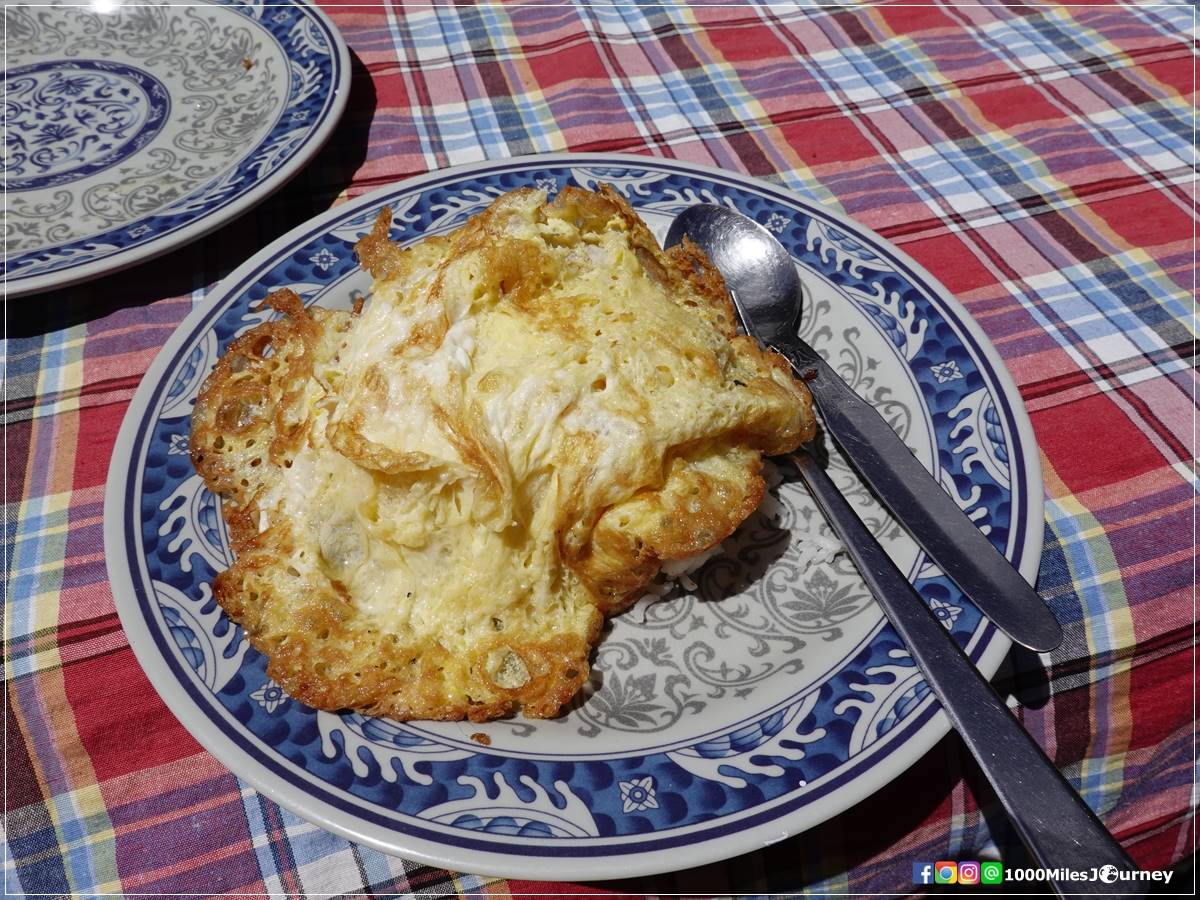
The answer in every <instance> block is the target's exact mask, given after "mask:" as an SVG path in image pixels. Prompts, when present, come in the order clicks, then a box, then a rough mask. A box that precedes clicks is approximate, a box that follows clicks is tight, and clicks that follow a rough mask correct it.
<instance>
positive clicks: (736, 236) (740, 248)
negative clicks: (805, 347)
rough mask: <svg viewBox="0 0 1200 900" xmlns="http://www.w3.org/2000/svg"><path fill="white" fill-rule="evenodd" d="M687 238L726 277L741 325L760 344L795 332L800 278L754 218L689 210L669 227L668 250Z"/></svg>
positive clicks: (707, 208)
mask: <svg viewBox="0 0 1200 900" xmlns="http://www.w3.org/2000/svg"><path fill="white" fill-rule="evenodd" d="M684 235H686V236H687V237H688V238H689V239H690V240H691V241H692V243H694V244H696V245H697V246H698V247H700V249H702V250H703V251H704V252H705V253H706V254H708V258H709V259H710V260H712V263H713V265H715V266H716V267H717V270H718V271H719V272H720V273H721V275H722V276H723V277H724V278H725V283H726V285H727V286H728V287H729V293H730V295H731V296H732V297H733V302H734V305H735V306H736V307H737V310H738V315H739V316H740V318H741V320H742V325H743V327H744V328H745V329H746V331H747V333H748V334H751V335H752V336H753V337H755V338H757V339H758V340H759V341H760V342H761V343H764V344H774V343H776V342H777V341H779V340H781V339H782V338H784V337H785V336H787V335H789V334H791V335H794V334H795V333H796V329H797V328H798V327H799V325H800V316H801V313H802V312H803V304H804V298H803V291H802V290H801V286H800V276H799V275H797V274H796V265H795V263H793V262H792V257H791V255H790V254H789V253H788V252H787V250H785V249H784V248H783V245H782V244H780V243H779V241H777V240H775V237H774V236H773V235H772V234H771V232H769V231H767V229H765V228H763V227H762V226H761V225H759V224H758V223H757V222H755V221H754V220H753V219H749V218H747V217H746V216H743V215H742V214H741V213H738V212H734V211H733V210H732V209H729V208H727V207H724V206H716V205H714V204H711V203H706V204H700V205H698V206H689V207H688V208H687V209H685V210H684V211H683V212H682V213H680V214H679V215H678V216H677V217H676V218H675V221H674V222H672V223H671V228H670V230H668V231H667V240H666V245H667V246H668V247H671V246H674V245H675V244H678V243H679V242H680V241H681V240H683V237H684Z"/></svg>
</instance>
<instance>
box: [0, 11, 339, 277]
mask: <svg viewBox="0 0 1200 900" xmlns="http://www.w3.org/2000/svg"><path fill="white" fill-rule="evenodd" d="M192 5H197V6H215V7H220V8H225V9H231V10H233V11H234V12H235V13H236V14H238V15H244V13H243V12H241V10H242V9H243V7H244V4H239V3H237V2H233V0H192ZM273 5H275V6H285V5H286V6H294V7H297V8H299V9H302V10H304V11H305V12H307V13H308V14H310V15H312V16H313V17H314V18H315V19H317V20H318V21H319V22H320V23H321V24H322V25H323V26H324V27H325V29H326V30H327V31H328V32H329V36H330V38H331V42H332V46H331V47H330V50H331V53H330V56H331V58H332V59H333V60H335V64H336V66H337V69H338V71H337V73H336V74H337V78H336V80H335V82H334V84H333V86H332V87H331V89H330V97H331V102H330V106H329V110H328V112H327V113H326V115H325V118H324V120H323V121H322V122H321V123H320V124H319V125H318V126H317V127H316V128H315V129H313V130H312V131H311V132H309V134H308V136H307V137H305V138H304V139H303V140H302V141H301V143H300V144H299V146H297V147H295V148H294V149H293V150H292V151H291V152H290V153H289V154H288V157H287V159H286V160H285V161H284V162H283V163H282V164H281V165H280V166H279V167H278V168H277V169H275V171H273V172H271V173H270V174H269V175H268V176H267V177H266V178H263V179H261V180H257V181H256V182H255V183H254V184H253V186H251V187H250V188H249V189H248V190H246V191H245V192H244V193H242V194H240V195H239V196H237V197H235V198H234V199H233V200H231V201H229V202H228V203H223V204H221V205H219V206H218V207H217V208H216V209H214V210H211V211H208V212H205V213H203V214H201V215H199V216H197V217H196V218H195V219H194V220H192V221H191V222H188V223H187V224H186V225H183V226H182V227H180V228H177V229H175V230H174V231H169V232H167V233H166V234H160V235H156V236H152V237H151V238H150V239H149V240H146V241H143V242H141V243H138V244H135V245H134V246H132V247H123V248H121V249H119V250H116V251H113V252H111V253H107V254H104V255H102V256H99V257H97V258H95V259H91V260H88V261H87V262H81V263H79V264H78V265H71V266H66V267H64V268H61V269H54V270H51V271H49V272H40V273H38V274H36V275H29V276H24V277H22V276H21V275H20V274H19V273H17V274H15V275H12V274H9V273H5V275H4V276H3V288H4V296H5V299H6V300H13V299H17V298H20V297H26V296H30V295H33V294H40V293H44V292H46V291H52V290H58V289H60V288H65V287H71V286H72V285H76V284H81V283H83V282H85V281H91V280H93V279H95V278H99V277H101V276H104V275H113V274H116V273H117V272H120V271H122V270H124V269H128V268H130V267H132V266H136V265H139V264H140V263H144V262H149V261H150V260H152V259H155V258H157V257H159V256H162V255H164V254H166V253H169V252H171V251H172V250H178V249H180V248H181V247H184V246H186V245H187V244H191V243H193V242H195V241H198V240H200V239H201V238H203V237H205V236H206V235H208V234H211V233H212V232H213V231H215V230H216V229H218V228H220V227H221V226H223V225H227V224H229V223H230V222H232V221H233V220H234V219H237V218H240V217H241V216H243V215H245V214H246V213H247V212H249V211H250V210H251V209H253V208H254V207H255V206H258V204H260V203H262V202H263V201H265V200H267V199H268V198H269V197H271V196H272V195H273V194H275V193H276V192H277V191H278V190H279V189H280V188H282V187H284V186H285V185H286V184H287V183H288V182H289V181H291V180H292V179H293V178H295V177H296V176H297V175H298V174H300V172H301V170H303V169H304V167H305V166H307V165H308V164H309V163H310V162H311V161H312V159H313V157H315V156H316V155H317V153H319V152H320V151H321V148H323V147H324V146H325V144H326V143H328V141H329V138H330V137H332V135H333V132H334V129H336V128H337V126H338V124H339V123H340V122H341V120H342V116H343V115H344V114H345V112H346V106H347V105H348V103H349V100H350V75H351V62H350V47H349V45H348V44H347V43H346V39H345V38H344V37H343V36H342V33H341V31H340V30H339V29H338V27H337V26H336V25H335V24H334V23H333V20H332V19H331V18H330V17H329V16H328V14H327V13H325V11H324V10H322V9H321V8H320V7H319V6H318V5H317V4H316V3H314V2H309V0H278V2H275V3H274V4H273ZM261 145H262V141H260V142H259V143H258V144H256V145H255V146H254V147H252V148H251V151H250V152H251V153H253V152H254V151H255V150H257V149H258V148H259V147H260V146H261ZM246 158H247V156H246V155H243V156H241V157H239V158H238V160H237V162H236V163H235V164H234V167H235V168H236V167H237V166H238V165H241V164H242V163H243V162H244V161H245V160H246ZM143 218H144V217H143ZM139 221H141V219H134V220H133V221H131V222H127V223H125V224H124V225H122V226H120V227H121V228H132V227H136V225H137V223H138V222H139ZM86 239H87V238H86V237H85V238H81V240H86ZM47 249H53V248H47Z"/></svg>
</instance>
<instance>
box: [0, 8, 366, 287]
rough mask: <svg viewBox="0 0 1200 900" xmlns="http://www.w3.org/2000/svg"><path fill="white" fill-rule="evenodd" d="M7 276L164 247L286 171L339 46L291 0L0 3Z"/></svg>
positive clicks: (106, 262)
mask: <svg viewBox="0 0 1200 900" xmlns="http://www.w3.org/2000/svg"><path fill="white" fill-rule="evenodd" d="M4 29H5V50H6V58H5V70H4V73H3V76H2V79H3V87H4V122H5V128H4V147H3V155H2V156H0V175H2V176H3V184H4V194H5V217H4V237H5V241H4V246H5V255H4V264H3V273H4V283H5V288H6V292H7V296H9V297H15V296H19V295H21V294H28V293H32V292H34V291H43V290H48V289H50V288H56V287H62V286H64V285H68V284H72V283H74V282H77V281H83V280H85V279H88V278H93V277H96V276H98V275H102V274H106V273H108V272H113V271H116V270H117V269H121V268H124V267H126V266H130V265H133V264H134V263H137V262H142V261H144V260H146V259H149V258H151V257H153V256H157V255H158V254H160V253H165V252H166V251H167V250H171V249H173V248H175V247H178V246H180V245H182V244H185V243H187V242H188V241H191V240H194V239H196V238H197V237H200V236H201V235H203V234H205V233H207V232H208V231H211V230H212V229H214V228H216V227H217V226H218V225H221V224H223V223H224V222H227V221H228V220H230V219H232V218H234V217H235V216H238V215H241V214H242V213H244V212H245V211H246V210H247V209H249V208H250V207H251V206H253V205H254V204H256V203H258V202H259V201H261V200H263V199H264V198H265V197H267V196H268V195H269V194H271V193H272V192H273V191H275V190H276V189H278V188H279V187H281V186H282V185H283V184H284V183H286V181H287V180H288V179H289V178H290V177H292V176H293V175H294V174H296V172H297V171H299V170H300V168H302V167H303V166H304V165H305V163H307V162H308V161H309V159H311V158H312V156H313V154H315V153H316V152H317V150H319V149H320V147H321V145H322V144H323V143H324V142H325V139H326V138H327V137H328V136H329V134H330V133H331V132H332V130H333V127H334V126H335V125H336V124H337V121H338V119H339V118H340V117H341V114H342V111H343V110H344V109H345V106H346V101H347V98H348V96H349V90H350V55H349V51H348V50H347V49H346V45H345V42H344V41H343V40H342V38H341V36H340V35H339V34H338V33H337V30H336V29H335V28H334V27H333V25H332V24H331V23H330V22H329V20H328V19H327V18H326V17H325V15H324V14H323V13H321V12H320V11H319V10H317V9H316V8H315V7H313V6H310V5H308V4H306V3H303V2H300V0H285V2H280V3H271V4H268V5H262V4H257V3H243V2H238V0H202V2H193V3H189V4H187V5H186V6H184V5H178V4H176V5H171V4H169V3H166V2H163V0H155V2H150V3H143V2H139V3H137V4H132V3H131V4H125V3H124V2H122V0H94V2H92V3H91V4H89V5H87V6H80V5H79V4H75V5H68V4H66V3H64V2H59V3H55V4H51V5H44V6H30V5H24V6H13V5H6V6H5V8H4Z"/></svg>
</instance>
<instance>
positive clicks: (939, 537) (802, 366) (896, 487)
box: [733, 294, 1062, 652]
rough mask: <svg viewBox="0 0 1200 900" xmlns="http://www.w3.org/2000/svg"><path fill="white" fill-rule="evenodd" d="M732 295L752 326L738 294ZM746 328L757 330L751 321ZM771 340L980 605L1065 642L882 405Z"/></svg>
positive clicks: (1029, 643) (874, 479)
mask: <svg viewBox="0 0 1200 900" xmlns="http://www.w3.org/2000/svg"><path fill="white" fill-rule="evenodd" d="M733 299H734V302H735V305H736V306H737V308H738V314H739V316H741V317H742V318H743V319H746V321H747V323H748V325H749V320H748V319H747V317H746V316H745V313H744V309H743V306H742V304H741V303H738V302H737V296H736V294H734V295H733ZM747 332H748V333H750V334H752V335H753V334H754V332H753V331H752V330H751V328H750V327H747ZM759 340H760V342H761V338H759ZM764 343H766V342H764ZM766 345H767V346H769V347H770V348H771V349H773V350H775V351H776V352H777V353H779V354H780V355H782V356H783V357H784V358H785V359H787V360H788V361H789V362H790V363H791V364H792V368H793V369H794V370H795V372H796V374H797V376H798V377H799V378H800V379H801V380H802V381H803V382H804V383H805V384H806V385H807V386H808V389H809V391H810V392H811V393H812V395H813V401H814V405H815V406H816V407H817V410H818V411H819V412H820V414H821V420H822V423H823V424H824V427H825V430H826V431H827V432H828V433H829V434H830V435H832V436H833V438H834V440H836V441H837V443H838V446H839V447H841V449H842V453H843V454H844V455H845V457H846V459H848V460H849V461H850V463H851V464H852V465H853V466H854V468H855V470H856V471H857V472H858V473H859V475H861V476H862V479H863V481H865V482H866V483H867V484H868V485H869V486H870V488H871V490H872V491H874V493H875V495H876V496H877V497H878V498H879V500H880V501H881V502H882V503H883V505H884V506H885V507H887V509H888V511H889V512H890V513H891V514H892V516H893V518H895V519H896V521H897V522H899V523H900V524H901V525H903V526H904V528H905V530H907V531H908V532H909V534H911V535H912V537H913V539H914V540H915V541H916V542H917V543H918V544H919V545H920V546H921V547H922V549H924V550H925V552H926V553H927V554H929V557H930V559H932V560H933V562H934V563H935V564H936V565H937V566H938V567H939V568H940V569H941V570H942V571H943V572H944V573H945V574H946V576H947V577H948V578H950V579H951V580H952V581H954V583H955V584H957V585H958V586H959V588H960V589H961V590H962V592H963V593H964V594H966V596H967V597H968V598H969V599H970V600H971V601H972V602H974V603H975V605H976V606H977V607H978V608H979V609H980V611H981V612H983V614H984V615H986V616H987V617H988V618H989V619H991V620H992V622H993V623H994V624H995V625H996V627H997V628H999V629H1000V630H1001V631H1003V632H1004V633H1005V634H1007V635H1008V636H1009V637H1011V638H1012V639H1013V640H1014V641H1016V642H1017V643H1019V644H1023V645H1024V646H1026V647H1029V648H1030V649H1032V650H1037V651H1041V652H1045V651H1049V650H1053V649H1054V648H1055V647H1057V646H1058V645H1059V644H1060V643H1062V628H1061V627H1060V626H1059V624H1058V621H1057V620H1056V619H1055V618H1054V615H1053V614H1052V613H1051V612H1050V610H1049V608H1048V607H1047V606H1046V604H1045V602H1044V601H1043V600H1042V598H1041V597H1040V596H1038V594H1037V592H1036V591H1035V590H1034V589H1033V588H1032V587H1031V586H1030V585H1029V583H1028V582H1026V581H1025V579H1024V578H1023V577H1022V576H1021V574H1020V573H1019V572H1018V571H1017V570H1016V569H1015V568H1013V566H1012V564H1011V563H1010V562H1009V561H1008V560H1007V559H1006V558H1005V557H1004V556H1003V555H1002V554H1001V553H1000V551H999V550H997V549H996V547H995V545H994V544H992V542H991V540H989V539H988V537H987V536H986V535H985V534H984V533H983V532H981V531H980V530H979V528H978V527H977V526H976V525H975V523H974V522H972V521H971V520H970V519H969V518H967V515H966V513H965V512H964V511H963V510H962V509H961V508H960V507H959V506H958V504H957V503H955V502H954V500H953V499H952V498H951V497H950V495H949V494H948V493H946V491H945V490H944V489H943V488H942V486H941V485H940V484H938V482H937V481H936V480H935V479H934V477H933V476H932V475H931V474H930V473H929V470H927V469H926V468H925V466H924V465H922V464H921V462H920V460H918V459H917V458H916V457H915V456H914V455H913V453H912V451H911V450H909V449H908V446H907V445H906V444H905V443H904V441H902V440H901V439H900V436H899V435H898V434H896V432H895V431H894V430H893V429H892V427H891V426H890V425H889V424H888V423H887V422H886V421H885V420H884V418H883V416H881V415H880V414H879V412H878V410H876V409H875V408H874V407H873V406H871V405H870V404H869V403H867V402H866V401H865V400H863V399H862V398H861V397H859V396H858V394H856V393H855V392H854V391H853V389H851V388H850V386H849V385H848V384H846V382H845V381H843V380H842V378H841V377H840V376H839V375H838V374H837V373H836V372H835V371H834V370H833V369H832V368H831V367H830V365H829V364H828V363H827V362H825V360H824V359H823V358H822V357H821V356H820V354H818V353H817V351H816V350H814V349H813V348H812V347H811V346H809V345H808V344H807V343H805V342H804V341H803V340H801V339H800V338H799V337H791V336H790V335H786V336H785V335H779V336H776V337H775V339H774V340H772V341H771V342H769V343H766Z"/></svg>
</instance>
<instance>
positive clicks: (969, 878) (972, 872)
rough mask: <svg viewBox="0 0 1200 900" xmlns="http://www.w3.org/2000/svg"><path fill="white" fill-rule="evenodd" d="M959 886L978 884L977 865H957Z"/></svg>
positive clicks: (965, 863)
mask: <svg viewBox="0 0 1200 900" xmlns="http://www.w3.org/2000/svg"><path fill="white" fill-rule="evenodd" d="M958 883H959V884H979V863H977V862H973V861H972V862H960V863H959V864H958Z"/></svg>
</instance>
